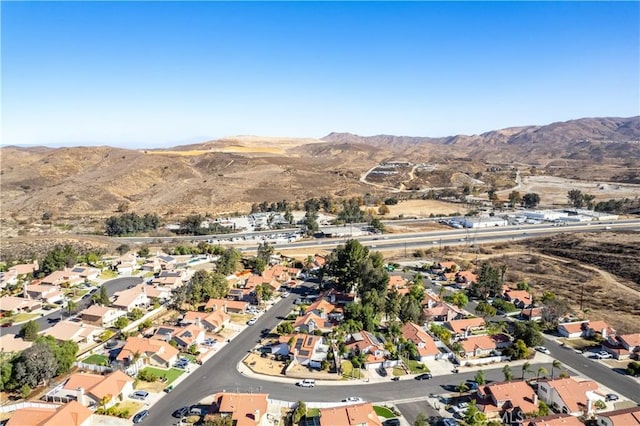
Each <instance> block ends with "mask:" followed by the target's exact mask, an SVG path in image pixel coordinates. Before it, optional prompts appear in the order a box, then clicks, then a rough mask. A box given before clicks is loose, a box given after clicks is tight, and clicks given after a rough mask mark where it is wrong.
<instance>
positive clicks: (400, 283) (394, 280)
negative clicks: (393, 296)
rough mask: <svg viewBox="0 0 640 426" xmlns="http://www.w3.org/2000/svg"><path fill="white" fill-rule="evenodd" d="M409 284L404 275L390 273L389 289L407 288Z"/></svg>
mask: <svg viewBox="0 0 640 426" xmlns="http://www.w3.org/2000/svg"><path fill="white" fill-rule="evenodd" d="M407 286H408V283H407V280H405V279H404V278H403V277H402V275H389V283H388V284H387V289H388V290H389V291H391V290H394V289H396V290H397V289H400V288H405V287H407Z"/></svg>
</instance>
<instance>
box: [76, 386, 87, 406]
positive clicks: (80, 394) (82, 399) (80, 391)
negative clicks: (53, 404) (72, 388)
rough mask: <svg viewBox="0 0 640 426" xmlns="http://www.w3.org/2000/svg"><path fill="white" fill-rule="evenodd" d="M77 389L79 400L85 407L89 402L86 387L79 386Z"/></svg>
mask: <svg viewBox="0 0 640 426" xmlns="http://www.w3.org/2000/svg"><path fill="white" fill-rule="evenodd" d="M76 390H77V391H78V402H79V403H80V405H82V406H83V407H86V406H87V405H88V404H87V396H86V395H85V394H84V388H78V389H76Z"/></svg>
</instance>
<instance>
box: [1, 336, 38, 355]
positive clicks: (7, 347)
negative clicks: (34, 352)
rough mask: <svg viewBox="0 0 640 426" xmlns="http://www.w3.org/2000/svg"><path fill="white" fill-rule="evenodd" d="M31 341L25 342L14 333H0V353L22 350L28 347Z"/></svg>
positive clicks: (31, 343)
mask: <svg viewBox="0 0 640 426" xmlns="http://www.w3.org/2000/svg"><path fill="white" fill-rule="evenodd" d="M31 345H33V342H27V341H26V340H24V339H23V338H22V337H18V336H16V335H15V334H4V333H0V353H4V354H11V353H18V352H22V351H24V350H25V349H27V348H30V347H31Z"/></svg>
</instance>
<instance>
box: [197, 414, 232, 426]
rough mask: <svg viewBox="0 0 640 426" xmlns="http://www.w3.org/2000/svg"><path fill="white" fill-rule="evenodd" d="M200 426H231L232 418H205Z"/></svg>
mask: <svg viewBox="0 0 640 426" xmlns="http://www.w3.org/2000/svg"><path fill="white" fill-rule="evenodd" d="M202 426H233V418H232V417H231V416H226V417H222V416H207V417H205V420H204V423H202Z"/></svg>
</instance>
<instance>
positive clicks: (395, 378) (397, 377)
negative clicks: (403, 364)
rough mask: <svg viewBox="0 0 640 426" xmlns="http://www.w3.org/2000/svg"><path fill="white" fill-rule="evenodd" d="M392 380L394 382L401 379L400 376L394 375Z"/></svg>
mask: <svg viewBox="0 0 640 426" xmlns="http://www.w3.org/2000/svg"><path fill="white" fill-rule="evenodd" d="M391 380H393V381H394V382H399V381H400V377H399V376H393V377H392V378H391Z"/></svg>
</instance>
